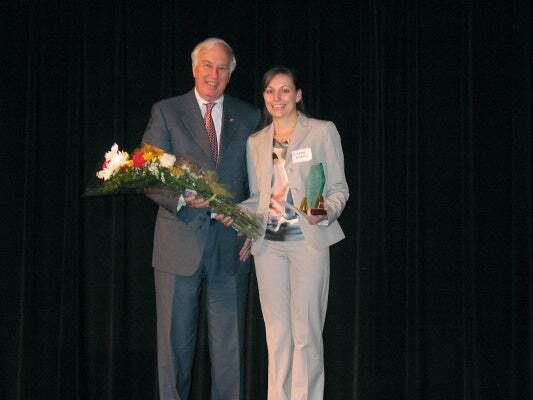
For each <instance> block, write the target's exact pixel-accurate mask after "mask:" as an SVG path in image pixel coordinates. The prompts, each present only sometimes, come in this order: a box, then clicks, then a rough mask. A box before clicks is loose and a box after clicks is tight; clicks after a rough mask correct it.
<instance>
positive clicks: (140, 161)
mask: <svg viewBox="0 0 533 400" xmlns="http://www.w3.org/2000/svg"><path fill="white" fill-rule="evenodd" d="M131 160H132V161H133V166H134V167H135V168H142V167H143V166H144V163H146V160H145V159H144V155H143V153H142V152H138V153H133V156H132V157H131Z"/></svg>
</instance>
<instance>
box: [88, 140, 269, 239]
mask: <svg viewBox="0 0 533 400" xmlns="http://www.w3.org/2000/svg"><path fill="white" fill-rule="evenodd" d="M96 177H97V178H98V180H96V183H95V184H93V185H91V186H89V187H88V188H87V189H86V191H85V193H84V196H101V195H110V194H117V193H138V192H144V190H145V189H146V188H150V187H154V186H164V187H168V188H170V189H172V190H176V191H185V190H190V191H194V192H196V194H197V196H199V197H202V198H204V199H206V200H207V201H208V202H209V206H210V208H211V210H212V211H213V212H215V213H217V214H224V215H227V216H230V217H231V218H233V221H234V222H233V225H232V227H233V228H234V229H235V230H237V231H238V232H242V233H243V234H245V235H246V236H248V237H249V238H252V239H255V238H257V237H258V236H259V235H260V232H261V222H260V221H259V220H258V219H257V218H255V217H254V216H252V215H250V214H248V213H247V212H246V211H245V210H243V209H241V208H239V207H238V206H237V205H236V204H234V203H233V202H232V201H231V198H232V194H231V193H230V192H229V190H228V189H227V188H226V187H225V186H224V185H221V184H219V183H218V182H217V179H216V174H215V173H214V172H213V171H204V170H202V169H201V168H199V167H198V166H196V165H194V164H193V163H191V162H190V161H187V160H185V159H177V158H176V157H175V156H174V155H172V154H168V153H165V152H164V151H163V150H162V149H160V148H158V147H155V146H152V145H149V144H143V146H142V147H140V148H138V149H136V150H135V151H134V152H133V154H132V156H131V157H130V155H129V154H128V153H127V152H125V151H120V150H119V148H118V145H117V144H116V143H115V144H114V145H113V147H111V150H110V151H108V152H107V153H106V154H105V161H104V163H103V165H102V169H101V170H100V171H98V172H97V173H96Z"/></svg>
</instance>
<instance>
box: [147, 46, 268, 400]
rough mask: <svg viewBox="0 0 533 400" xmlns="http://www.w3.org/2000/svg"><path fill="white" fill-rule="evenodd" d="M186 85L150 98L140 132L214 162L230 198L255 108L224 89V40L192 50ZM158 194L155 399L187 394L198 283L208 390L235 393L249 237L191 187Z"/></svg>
mask: <svg viewBox="0 0 533 400" xmlns="http://www.w3.org/2000/svg"><path fill="white" fill-rule="evenodd" d="M191 58H192V71H193V76H194V89H193V90H191V91H190V92H188V93H186V94H184V95H182V96H178V97H173V98H170V99H167V100H163V101H160V102H158V103H156V104H155V105H154V106H153V108H152V115H151V119H150V122H149V123H148V126H147V128H146V131H145V133H144V136H143V142H144V143H149V144H152V145H155V146H158V147H160V148H162V149H164V150H165V151H166V152H168V153H171V154H175V155H176V156H178V157H185V158H187V159H189V160H191V161H194V162H195V163H197V164H199V165H200V166H201V167H202V168H205V169H210V170H215V171H216V172H217V174H218V177H219V181H220V182H221V183H224V184H226V185H228V186H229V188H230V190H231V192H232V193H233V194H234V196H235V198H234V200H235V201H236V202H240V201H242V200H244V199H245V198H246V197H247V195H248V183H247V174H246V154H245V153H246V140H247V137H248V136H249V135H250V134H251V133H252V132H253V131H254V130H255V128H256V127H257V125H258V122H259V111H258V110H257V109H255V108H253V107H252V106H251V105H249V104H247V103H244V102H242V101H240V100H237V99H235V98H233V97H230V96H228V95H224V90H225V88H226V86H227V84H228V82H229V80H230V77H231V73H232V72H233V70H234V69H235V66H236V61H235V57H234V54H233V50H232V49H231V47H230V46H229V45H228V44H227V43H226V42H225V41H223V40H221V39H218V38H209V39H207V40H204V41H203V42H201V43H199V44H198V45H197V46H196V47H195V49H194V50H193V52H192V53H191ZM148 196H149V197H150V198H151V199H152V200H154V201H155V202H156V203H157V204H159V211H158V214H157V220H156V226H155V235H154V252H153V259H152V264H153V267H154V278H155V286H156V304H157V351H158V353H157V354H158V375H159V393H160V399H162V400H167V399H173V400H175V399H179V400H187V399H188V397H189V391H190V383H191V367H192V363H193V358H194V349H195V344H196V327H197V315H198V303H199V298H198V297H199V296H198V293H199V289H200V287H201V285H202V284H204V288H205V291H206V314H207V326H208V337H209V352H210V357H211V366H212V371H211V380H212V386H211V392H212V395H211V398H212V399H214V400H237V399H240V398H242V396H243V393H242V382H243V376H242V352H243V334H244V329H243V328H244V308H245V300H246V292H247V286H248V270H249V265H248V263H247V261H246V259H247V257H248V254H249V241H244V239H243V238H241V237H238V236H237V234H236V232H235V231H234V230H233V229H228V228H226V227H224V225H222V224H221V223H217V222H216V221H215V219H214V218H213V216H212V214H211V212H210V210H209V209H208V203H207V201H206V200H204V199H201V198H196V197H195V195H194V193H175V192H171V191H168V190H164V189H157V190H151V191H150V192H148Z"/></svg>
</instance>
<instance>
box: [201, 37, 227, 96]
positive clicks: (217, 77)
mask: <svg viewBox="0 0 533 400" xmlns="http://www.w3.org/2000/svg"><path fill="white" fill-rule="evenodd" d="M230 57H231V56H230V54H229V51H228V49H227V48H226V47H225V46H224V45H222V44H218V43H217V44H215V45H214V46H213V47H211V48H210V49H202V50H200V52H199V53H198V59H197V62H196V65H195V66H194V67H193V70H192V74H193V76H194V86H195V88H196V90H197V91H198V93H199V94H200V96H201V97H202V98H203V99H205V100H208V101H215V100H216V99H218V98H219V97H220V96H222V94H223V93H224V90H225V89H226V86H227V84H228V82H229V78H230V76H231V72H230Z"/></svg>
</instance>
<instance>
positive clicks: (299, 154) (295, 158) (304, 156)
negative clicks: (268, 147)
mask: <svg viewBox="0 0 533 400" xmlns="http://www.w3.org/2000/svg"><path fill="white" fill-rule="evenodd" d="M312 159H313V153H311V148H310V147H306V148H305V149H298V150H293V151H292V162H293V163H295V164H297V163H301V162H306V161H311V160H312Z"/></svg>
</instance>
